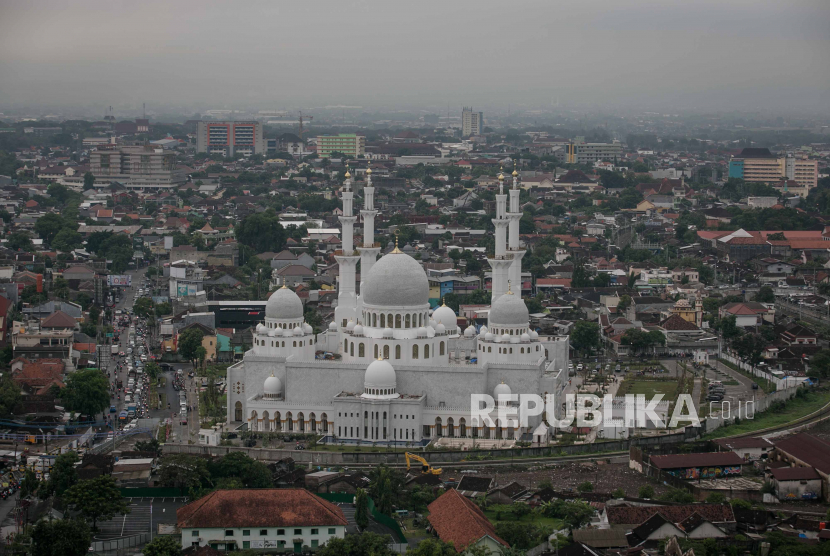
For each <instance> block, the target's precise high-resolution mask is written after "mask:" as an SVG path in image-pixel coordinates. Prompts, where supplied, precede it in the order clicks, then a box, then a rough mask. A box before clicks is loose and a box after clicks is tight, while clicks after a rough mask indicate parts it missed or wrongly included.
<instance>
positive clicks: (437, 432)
mask: <svg viewBox="0 0 830 556" xmlns="http://www.w3.org/2000/svg"><path fill="white" fill-rule="evenodd" d="M435 436H437V437H441V436H444V427H442V426H441V418H440V417H436V418H435Z"/></svg>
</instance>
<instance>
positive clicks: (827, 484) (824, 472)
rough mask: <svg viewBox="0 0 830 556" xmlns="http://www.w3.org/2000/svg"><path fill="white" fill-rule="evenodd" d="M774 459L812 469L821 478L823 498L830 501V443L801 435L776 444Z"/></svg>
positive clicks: (805, 434) (814, 436) (806, 434)
mask: <svg viewBox="0 0 830 556" xmlns="http://www.w3.org/2000/svg"><path fill="white" fill-rule="evenodd" d="M772 459H773V460H774V461H776V462H782V463H784V464H787V465H790V466H792V467H812V468H814V469H815V470H816V472H817V473H818V474H819V476H820V477H821V482H822V492H821V495H822V498H823V499H824V500H825V501H830V441H827V440H825V439H823V438H820V437H818V436H816V435H813V434H809V433H804V432H803V433H799V434H795V435H793V436H789V437H787V438H784V439H782V440H779V441H778V442H776V443H775V449H774V450H773V453H772Z"/></svg>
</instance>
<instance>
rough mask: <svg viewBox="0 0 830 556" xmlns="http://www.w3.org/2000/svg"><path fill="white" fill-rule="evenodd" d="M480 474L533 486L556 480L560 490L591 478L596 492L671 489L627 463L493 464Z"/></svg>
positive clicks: (631, 494)
mask: <svg viewBox="0 0 830 556" xmlns="http://www.w3.org/2000/svg"><path fill="white" fill-rule="evenodd" d="M478 476H484V477H494V478H495V479H496V482H497V483H498V484H500V485H505V484H508V483H510V482H513V481H516V482H517V483H519V484H521V485H524V486H526V487H528V488H529V489H531V490H533V489H535V488H536V487H537V486H538V485H539V483H541V482H542V481H544V480H549V481H550V482H551V483H553V488H554V489H556V490H566V489H572V490H576V487H577V485H579V484H581V483H584V482H585V481H589V482H591V483H593V485H594V492H604V493H611V492H613V491H614V490H616V489H618V488H621V489H623V490H624V491H625V494H626V495H627V496H637V493H638V491H639V490H640V487H641V486H645V485H651V486H652V487H653V488H654V492H655V494H656V495H659V494H661V493H663V492H665V491H667V490H668V487H666V486H664V485H662V484H656V483H654V482H652V481H650V480H649V479H647V478H646V477H644V476H643V475H640V474H639V473H637V472H636V471H634V470H632V469H629V468H628V464H623V463H602V462H600V463H598V464H597V463H568V464H564V465H551V466H545V467H541V466H535V467H528V468H526V469H524V470H520V469H518V468H505V467H492V468H481V473H479V474H478Z"/></svg>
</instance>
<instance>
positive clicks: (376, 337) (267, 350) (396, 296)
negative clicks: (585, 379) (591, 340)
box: [227, 172, 568, 444]
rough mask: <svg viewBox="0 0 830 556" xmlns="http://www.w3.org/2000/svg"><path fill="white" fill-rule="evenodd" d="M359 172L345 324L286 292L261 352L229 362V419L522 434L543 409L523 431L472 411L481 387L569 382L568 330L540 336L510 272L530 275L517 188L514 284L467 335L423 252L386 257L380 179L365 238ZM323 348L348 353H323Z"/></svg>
mask: <svg viewBox="0 0 830 556" xmlns="http://www.w3.org/2000/svg"><path fill="white" fill-rule="evenodd" d="M350 178H351V176H350V174H349V173H348V172H347V174H346V182H345V183H344V187H343V191H342V195H343V216H342V217H341V222H342V225H343V231H342V237H343V243H342V246H343V250H342V252H339V253H338V255H337V260H338V262H339V263H340V278H339V295H338V301H337V307H336V308H335V319H334V321H333V322H331V323H330V324H329V326H328V329H327V330H326V331H325V332H323V333H321V334H314V333H313V331H312V329H311V327H310V326H309V325H308V324H307V323H304V322H303V307H302V303H301V302H300V300H299V298H298V297H297V295H296V294H295V293H294V292H293V291H291V290H289V289H287V288H282V289H279V290H277V291H276V292H275V293H274V294H273V295H272V296H271V298H270V299H269V300H268V303H267V304H266V311H265V321H264V322H263V323H262V324H260V325H258V326H257V327H256V330H255V333H254V342H253V347H252V348H251V350H249V351H248V352H247V353H246V354H245V356H244V358H243V360H242V361H241V362H239V363H237V364H235V365H233V366H231V367H229V368H228V371H227V373H228V374H227V380H228V416H227V419H228V422H229V424H230V425H231V426H236V427H238V426H241V425H243V424H247V425H248V427H249V430H261V431H285V432H289V431H290V432H304V433H318V434H322V435H324V436H326V437H327V438H326V441H328V442H339V441H348V442H350V443H357V442H370V443H387V444H391V443H403V444H406V443H416V444H425V443H427V442H429V441H431V440H433V439H435V438H439V437H453V438H474V437H477V438H493V439H517V438H519V437H520V436H521V435H522V434H524V433H530V432H532V431H533V430H535V429H536V428H537V427H538V425H539V424H540V423H541V422H542V416H541V415H538V416H533V417H531V418H530V419H529V421H528V424H527V426H525V427H519V426H517V423H513V422H508V421H509V420H510V419H511V418H510V417H508V418H507V419H506V418H505V415H504V414H502V419H498V410H497V409H494V410H493V411H492V412H490V417H491V418H492V421H490V422H478V419H479V418H478V416H476V417H475V419H474V418H473V416H472V414H471V413H472V411H471V410H472V407H471V404H472V400H471V395H473V394H488V395H491V396H493V397H494V398H496V399H497V398H498V396H497V395H496V394H497V393H504V392H505V391H506V392H511V391H512V392H513V393H514V394H536V395H544V394H554V395H555V394H559V393H560V392H561V391H562V389H563V388H564V386H565V383H566V382H567V368H568V337H567V336H561V337H554V338H544V339H540V337H539V335H538V334H537V333H536V332H535V331H534V330H532V329H530V327H529V320H530V319H529V315H528V311H527V307H526V306H525V303H524V301H522V299H521V296H520V294H514V293H513V292H512V291H511V290H512V288H511V286H510V283H509V282H510V280H509V276H510V274H509V272H510V271H511V270H513V269H512V268H511V265H512V264H513V263H514V262H515V263H516V264H517V266H516V268H517V269H518V270H519V271H520V270H521V256H520V255H518V252H519V249H518V248H515V251H511V253H510V254H508V252H507V247H508V245H507V234H506V232H507V228H508V223H509V222H510V221H511V219H510V218H508V217H509V214H508V213H507V210H506V209H507V203H506V198H507V195H500V196H499V197H500V205H499V206H500V211H499V215H500V216H501V218H500V219H499V220H500V221H501V222H503V223H504V224H505V226H504V227H503V232H504V233H502V234H499V235H498V236H497V247H496V249H497V252H498V253H499V254H501V255H502V258H500V259H497V261H498V262H501V263H504V264H503V265H501V267H499V279H500V282H499V283H500V284H502V285H503V288H504V289H503V290H502V291H501V295H499V296H498V297H497V293H498V292H499V289H498V288H495V287H494V290H493V291H494V295H493V298H494V303H493V305H492V308H491V311H490V316H489V323H490V330H488V327H482V329H481V330H480V331H479V333H478V334H476V332H475V329H474V328H473V327H469V328H468V329H467V330H465V331H463V332H462V331H461V329H460V328H458V327H457V325H456V315H455V313H454V312H453V311H452V309H450V308H449V307H439V308H437V309H436V310H435V311H430V306H429V302H428V299H429V282H428V281H427V277H426V273H425V272H424V270H423V268H422V267H421V265H420V264H419V263H418V262H417V261H416V260H415V259H413V258H412V257H410V256H409V255H407V254H405V253H403V252H401V251H400V250H398V249H397V248H396V249H395V250H394V251H392V252H391V253H389V254H388V255H386V256H384V257H382V258H380V259H376V256H377V253H378V251H379V248H378V247H376V246H375V244H374V243H373V237H372V236H373V223H374V217H375V214H376V213H377V211H375V210H374V206H373V204H372V203H373V201H372V193H373V188H371V176H370V177H369V180H370V181H369V184H368V185H367V188H364V191H365V190H366V189H368V194H366V197H365V203H366V205H365V208H364V210H362V211H361V216H362V217H363V220H364V244H363V246H362V247H357V248H356V247H355V246H354V245H353V225H354V222H355V220H356V218H357V217H355V216H352V215H353V214H354V212H353V211H354V207H353V194H352V191H351V179H350ZM514 178H515V177H514ZM514 189H515V179H514ZM516 193H518V190H517V191H516ZM515 197H516V201H518V195H515ZM516 204H518V203H517V202H516ZM512 208H514V207H513V206H511V209H512ZM516 208H517V207H516ZM511 212H512V211H511ZM516 228H518V227H516ZM511 232H512V230H511ZM514 238H515V242H514V243H513V245H511V249H514V247H513V246H516V247H517V244H518V229H516V233H515V236H514V235H513V234H512V233H511V239H514ZM521 254H523V252H521ZM514 255H515V256H516V258H515V259H514ZM358 260H360V261H361V267H362V269H363V272H362V273H361V280H362V284H361V290H360V291H361V292H362V295H360V296H358V295H357V294H356V287H355V286H356V284H355V280H356V274H355V272H354V270H355V267H356V264H357V261H358ZM516 291H519V287H518V286H517V288H516ZM321 352H328V353H335V354H337V356H339V359H331V358H330V359H323V358H321V359H317V356H318V353H321ZM471 361H472V363H471ZM514 405H515V407H514ZM509 407H510V410H509V411H508V412H507V415H508V416H510V415H513V416H514V417H513V418H515V417H518V413H517V407H518V403H516V404H510V406H509ZM556 417H558V415H556Z"/></svg>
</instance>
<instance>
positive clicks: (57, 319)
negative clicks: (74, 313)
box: [40, 311, 77, 328]
mask: <svg viewBox="0 0 830 556" xmlns="http://www.w3.org/2000/svg"><path fill="white" fill-rule="evenodd" d="M76 324H77V323H76V322H75V319H73V318H72V317H70V316H69V315H67V314H66V313H64V312H63V311H55V312H54V313H52V314H51V315H49V316H48V317H46V318H45V319H43V322H41V323H40V326H41V328H75V325H76Z"/></svg>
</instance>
